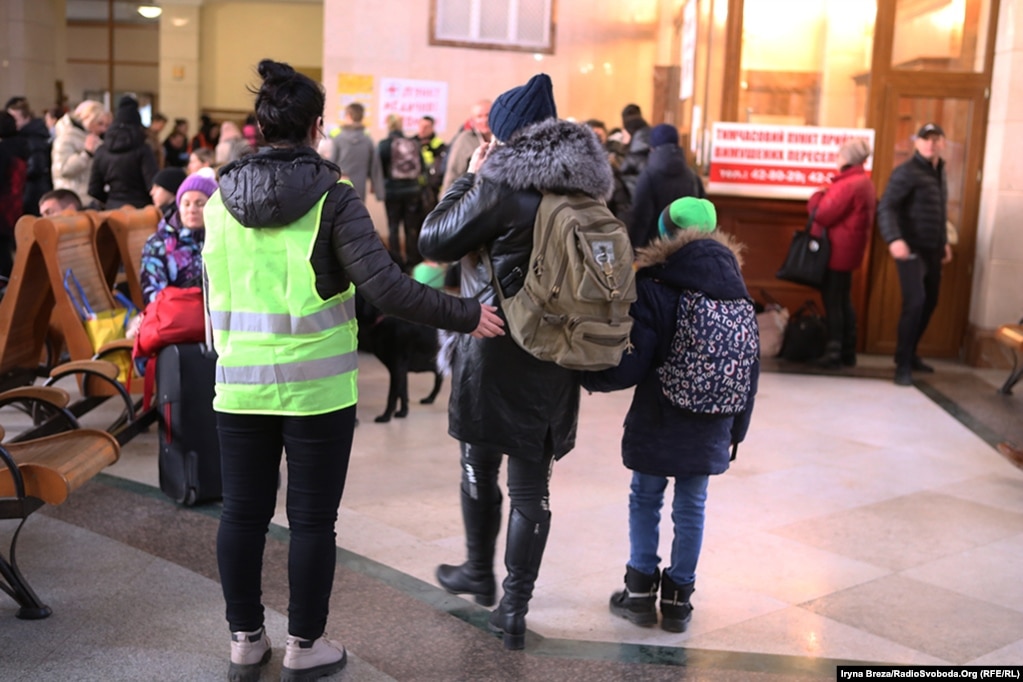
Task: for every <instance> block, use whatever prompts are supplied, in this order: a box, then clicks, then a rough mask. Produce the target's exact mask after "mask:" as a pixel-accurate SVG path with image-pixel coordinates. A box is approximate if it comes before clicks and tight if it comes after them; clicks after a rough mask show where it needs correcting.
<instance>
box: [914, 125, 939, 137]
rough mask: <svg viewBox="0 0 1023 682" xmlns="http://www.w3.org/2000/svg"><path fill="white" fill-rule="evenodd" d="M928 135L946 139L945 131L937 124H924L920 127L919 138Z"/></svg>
mask: <svg viewBox="0 0 1023 682" xmlns="http://www.w3.org/2000/svg"><path fill="white" fill-rule="evenodd" d="M928 135H936V136H938V137H945V131H944V130H942V129H941V126H940V125H938V124H937V123H924V124H923V125H922V126H920V130H918V131H916V136H917V137H927V136H928Z"/></svg>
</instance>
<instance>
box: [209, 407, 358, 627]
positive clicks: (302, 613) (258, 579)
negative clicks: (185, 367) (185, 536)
mask: <svg viewBox="0 0 1023 682" xmlns="http://www.w3.org/2000/svg"><path fill="white" fill-rule="evenodd" d="M217 430H218V433H219V436H220V458H221V468H222V477H223V484H224V508H223V511H222V512H221V514H220V529H219V531H218V533H217V563H218V566H219V568H220V582H221V585H222V587H223V591H224V600H225V602H226V606H227V621H228V623H229V624H230V627H231V631H232V632H237V631H239V630H244V631H252V630H258V629H259V628H260V626H262V625H263V603H262V569H263V549H264V547H265V545H266V533H267V529H268V527H269V525H270V520H271V518H273V514H274V507H275V506H276V505H277V480H278V471H279V469H280V462H281V453H282V451H285V452H286V454H287V466H288V494H287V512H288V525H289V529H290V530H289V535H290V542H289V545H288V583H289V585H288V586H289V591H290V600H289V603H288V634H291V635H295V636H296V637H304V638H306V639H316V638H317V637H319V636H320V635H322V634H323V630H324V627H325V626H326V623H327V613H328V605H329V602H330V592H331V588H332V587H333V584H334V565H335V559H336V557H337V541H336V537H335V534H334V528H335V526H336V524H337V510H338V506H339V505H340V503H341V494H342V493H343V492H344V488H345V478H346V477H347V475H348V460H349V457H350V455H351V451H352V435H353V433H354V431H355V406H352V407H348V408H345V409H342V410H337V411H336V412H328V413H326V414H319V415H315V416H310V417H282V416H277V415H265V414H227V413H224V412H218V413H217Z"/></svg>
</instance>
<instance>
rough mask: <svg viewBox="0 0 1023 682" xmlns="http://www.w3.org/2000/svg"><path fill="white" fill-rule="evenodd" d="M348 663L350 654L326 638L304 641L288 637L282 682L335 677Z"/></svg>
mask: <svg viewBox="0 0 1023 682" xmlns="http://www.w3.org/2000/svg"><path fill="white" fill-rule="evenodd" d="M346 663H348V652H347V651H345V648H344V647H343V646H341V645H340V644H337V643H336V642H333V641H331V640H329V639H327V638H326V636H321V637H317V638H316V639H303V638H301V637H295V636H293V635H288V642H287V645H286V646H285V648H284V666H283V667H282V668H281V682H307V681H308V680H318V679H320V678H321V677H326V676H327V675H333V674H334V673H336V672H337V671H339V670H341V669H342V668H344V667H345V664H346Z"/></svg>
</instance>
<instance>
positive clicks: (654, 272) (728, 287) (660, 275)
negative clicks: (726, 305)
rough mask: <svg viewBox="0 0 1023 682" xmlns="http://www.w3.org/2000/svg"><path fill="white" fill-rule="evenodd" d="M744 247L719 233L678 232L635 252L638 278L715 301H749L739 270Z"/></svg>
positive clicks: (717, 231) (730, 237) (732, 238)
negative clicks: (702, 293)
mask: <svg viewBox="0 0 1023 682" xmlns="http://www.w3.org/2000/svg"><path fill="white" fill-rule="evenodd" d="M744 249H745V247H744V246H743V244H741V243H740V242H738V241H736V240H735V238H734V237H732V236H731V235H729V234H725V233H724V232H721V231H719V230H715V231H713V232H700V231H699V230H678V231H676V233H675V234H674V235H672V237H671V238H670V239H655V240H654V241H652V242H650V244H649V245H647V246H644V247H642V248H640V249H638V250H637V251H636V266H637V267H638V269H639V272H638V273H637V277H650V278H653V279H657V280H660V281H662V282H664V283H665V284H667V285H669V286H672V287H674V288H676V289H695V290H699V291H704V292H706V293H707V294H708V295H709V296H711V297H712V298H718V299H722V300H724V299H735V298H747V297H749V292H748V291H747V290H746V284H745V282H744V281H743V279H742V273H741V272H740V270H739V268H740V267H741V266H742V252H743V250H744Z"/></svg>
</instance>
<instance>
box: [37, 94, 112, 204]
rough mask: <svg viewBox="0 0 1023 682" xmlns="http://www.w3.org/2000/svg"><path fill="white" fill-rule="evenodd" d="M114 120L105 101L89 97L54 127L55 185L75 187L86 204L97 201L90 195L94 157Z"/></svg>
mask: <svg viewBox="0 0 1023 682" xmlns="http://www.w3.org/2000/svg"><path fill="white" fill-rule="evenodd" d="M110 119H111V117H110V112H108V111H107V110H106V109H104V108H103V104H102V103H101V102H95V101H93V100H86V101H84V102H82V103H81V104H79V105H78V106H77V107H75V110H74V111H73V112H69V113H67V114H64V115H63V116H62V117H60V119H59V120H58V121H57V124H56V126H55V127H54V138H53V151H52V152H51V172H52V173H53V187H54V189H69V190H71V191H72V192H74V193H75V194H77V195H78V196H79V197H80V198H81V199H82V203H83V204H84V205H86V206H88V205H89V204H91V203H93V202H94V199H93V198H92V197H90V196H89V173H90V171H91V170H92V157H93V154H95V153H96V150H97V149H98V148H99V146H100V145H101V144H103V139H102V135H103V133H105V132H106V130H107V128H108V127H109V126H110Z"/></svg>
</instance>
